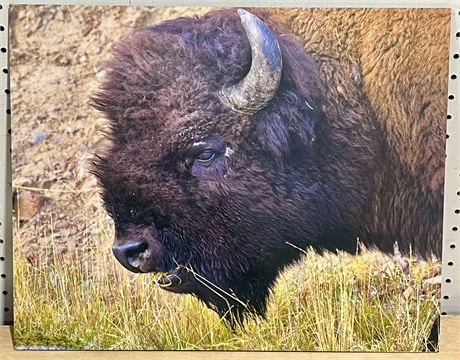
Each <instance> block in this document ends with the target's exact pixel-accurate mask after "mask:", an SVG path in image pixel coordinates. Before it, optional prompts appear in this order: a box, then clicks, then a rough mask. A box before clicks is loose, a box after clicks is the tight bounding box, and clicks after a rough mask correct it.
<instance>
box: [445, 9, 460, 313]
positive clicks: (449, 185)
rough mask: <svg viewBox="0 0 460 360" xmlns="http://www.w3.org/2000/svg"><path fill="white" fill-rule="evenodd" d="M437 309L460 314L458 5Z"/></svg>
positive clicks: (453, 27)
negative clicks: (438, 303) (439, 295)
mask: <svg viewBox="0 0 460 360" xmlns="http://www.w3.org/2000/svg"><path fill="white" fill-rule="evenodd" d="M451 24H452V25H451V35H450V39H451V40H450V63H449V95H448V96H449V99H448V110H447V114H448V116H447V139H446V154H447V158H446V178H445V187H444V226H443V240H444V242H443V252H442V287H441V291H442V299H441V313H443V314H452V315H453V314H460V248H459V247H460V241H459V239H460V102H459V96H460V80H459V78H458V77H459V76H460V6H457V8H456V9H453V10H452V15H451Z"/></svg>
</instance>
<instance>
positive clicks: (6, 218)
mask: <svg viewBox="0 0 460 360" xmlns="http://www.w3.org/2000/svg"><path fill="white" fill-rule="evenodd" d="M9 4H66V5H77V4H78V5H104V4H105V5H109V4H110V5H150V6H154V5H188V6H193V5H195V6H242V7H244V6H286V7H287V6H288V7H296V6H297V7H301V6H308V7H374V8H376V7H387V8H389V7H391V8H394V7H400V8H404V7H424V8H427V7H444V8H451V9H453V10H452V30H451V51H450V67H449V69H450V70H449V77H450V80H449V96H450V97H452V98H451V99H449V100H448V99H446V101H448V104H449V105H448V109H449V110H448V114H449V119H448V120H447V134H448V135H449V137H448V139H447V150H446V151H447V159H446V176H445V198H444V230H443V241H444V243H443V268H442V279H443V284H442V297H443V298H442V303H441V311H442V313H443V314H459V313H460V286H459V283H460V271H459V270H460V249H459V246H460V244H459V239H460V103H459V96H460V79H458V77H459V76H460V3H459V0H451V1H448V0H426V1H423V0H418V1H417V0H399V1H398V0H393V1H387V0H374V1H372V2H370V1H359V0H311V1H305V0H234V1H231V0H220V1H219V0H174V1H171V0H169V1H168V0H150V1H148V0H48V1H45V0H9V1H8V0H7V1H4V0H0V5H1V9H0V71H1V73H0V204H1V206H0V276H1V277H0V325H2V324H11V323H12V321H13V260H12V253H13V251H12V232H11V230H12V229H11V220H12V219H11V211H12V209H11V206H12V201H11V200H12V195H11V153H10V149H11V133H10V115H9V114H8V113H7V112H9V111H10V110H9V109H10V100H9V93H8V91H9V74H8V73H6V72H4V70H3V69H6V71H8V69H9V67H8V55H9V48H8V7H9ZM13 131H14V129H13Z"/></svg>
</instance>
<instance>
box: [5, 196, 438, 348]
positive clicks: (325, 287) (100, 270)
mask: <svg viewBox="0 0 460 360" xmlns="http://www.w3.org/2000/svg"><path fill="white" fill-rule="evenodd" d="M79 196H82V197H84V196H87V195H85V194H84V195H81V194H79ZM100 214H103V212H102V210H101V212H100ZM48 220H49V222H50V224H48V225H49V226H48V227H47V228H48V229H51V230H49V232H48V233H45V234H44V236H45V238H46V241H47V243H48V244H50V250H49V251H51V253H50V254H46V253H45V255H43V256H44V257H45V256H48V255H51V261H48V260H47V261H45V259H44V258H43V259H40V258H39V259H38V260H37V261H36V263H35V265H34V266H32V265H31V264H30V263H29V262H28V261H27V260H26V259H25V258H24V257H23V256H21V255H22V254H21V250H20V249H19V246H16V249H15V252H16V257H15V264H14V281H15V283H14V289H15V294H14V295H15V326H14V335H15V345H16V346H19V347H32V348H33V347H52V348H56V347H58V348H72V349H184V350H185V349H187V350H202V349H211V350H311V351H419V350H423V349H424V347H425V346H426V345H425V343H424V341H423V340H424V339H426V337H427V336H428V334H429V331H430V327H431V321H432V318H433V316H434V315H435V314H436V313H437V312H438V300H437V299H436V298H435V296H434V295H433V294H429V293H427V294H426V293H425V292H426V289H425V287H424V285H423V280H424V278H426V277H427V274H428V273H430V272H432V271H433V269H435V268H436V267H437V266H438V264H437V263H436V262H419V261H412V260H411V259H409V266H408V269H407V271H403V270H402V268H401V266H400V265H399V262H398V261H397V260H394V259H392V258H389V257H384V256H382V255H381V254H380V253H378V252H376V251H368V250H365V251H363V254H361V255H359V256H351V255H348V254H344V253H339V254H338V255H333V254H329V253H326V254H324V255H323V256H320V255H317V254H315V253H313V252H308V253H307V254H306V256H305V257H304V258H303V259H302V261H300V262H299V263H297V264H294V265H293V266H291V267H290V268H288V269H287V270H286V271H285V272H283V273H282V274H281V276H280V277H279V279H278V281H277V284H276V287H275V289H274V291H273V294H272V297H271V299H270V303H269V309H268V313H267V317H266V319H255V320H249V321H247V323H246V326H245V328H244V329H238V330H237V332H236V333H232V332H231V331H230V330H229V329H228V328H227V327H225V326H224V325H223V323H222V322H221V320H220V319H219V318H218V316H217V315H216V314H215V313H214V312H212V311H210V310H208V309H207V308H206V307H205V306H204V305H203V304H201V303H200V302H199V301H198V300H197V299H195V298H193V297H192V296H189V295H177V294H171V293H168V292H166V291H164V290H161V289H160V288H159V287H158V286H157V285H156V283H155V277H156V276H155V275H153V274H147V275H145V274H133V273H130V272H128V271H126V270H124V269H123V268H122V267H121V266H120V265H119V264H118V263H117V262H116V260H115V259H114V257H113V256H112V255H111V251H110V243H111V241H112V228H111V226H110V223H109V222H108V221H107V218H106V217H105V215H104V216H103V215H101V216H99V217H96V218H95V219H94V220H95V223H96V226H97V230H98V231H97V234H96V235H95V236H96V239H93V240H94V243H95V244H96V245H95V246H94V247H92V248H88V247H87V248H84V249H82V250H81V251H80V252H77V253H75V254H74V255H72V256H71V257H69V256H67V257H64V256H62V255H58V254H59V252H58V251H54V250H55V249H54V250H53V246H54V245H53V244H54V243H55V239H54V237H53V231H52V229H53V228H52V219H51V218H50V219H48ZM20 233H21V232H20V231H19V230H17V231H16V234H15V244H16V245H17V244H19V243H20V242H21V239H20ZM88 236H89V235H88ZM92 236H93V237H94V235H92ZM48 258H49V256H48Z"/></svg>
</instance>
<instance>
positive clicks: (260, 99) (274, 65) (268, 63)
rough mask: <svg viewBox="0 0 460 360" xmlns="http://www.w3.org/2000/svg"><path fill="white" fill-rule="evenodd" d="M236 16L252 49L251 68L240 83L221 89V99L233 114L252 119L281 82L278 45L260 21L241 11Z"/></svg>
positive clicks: (280, 62)
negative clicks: (248, 116) (243, 115)
mask: <svg viewBox="0 0 460 360" xmlns="http://www.w3.org/2000/svg"><path fill="white" fill-rule="evenodd" d="M238 15H239V17H240V19H241V23H242V24H243V27H244V30H245V32H246V35H247V37H248V39H249V44H250V46H251V54H252V63H251V68H250V70H249V72H248V73H247V75H246V76H245V77H244V79H243V80H241V81H240V82H239V83H237V84H235V85H232V86H229V87H226V88H224V89H222V90H221V92H220V97H221V100H222V102H223V103H224V104H225V105H226V106H228V107H230V108H231V109H232V110H233V111H235V112H238V113H241V114H246V115H251V114H254V113H256V112H257V111H259V110H261V109H263V108H264V107H265V106H266V105H267V103H268V102H269V101H270V100H271V99H272V98H273V96H274V95H275V93H276V90H277V89H278V85H279V83H280V80H281V71H282V68H283V65H282V56H281V49H280V46H279V44H278V41H277V40H276V39H275V37H274V36H273V34H272V32H271V31H270V30H269V29H268V27H267V25H266V24H265V23H264V22H263V21H262V20H260V19H259V18H258V17H257V16H255V15H253V14H251V13H250V12H248V11H246V10H243V9H238Z"/></svg>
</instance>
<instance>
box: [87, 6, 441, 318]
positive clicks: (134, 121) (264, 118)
mask: <svg viewBox="0 0 460 360" xmlns="http://www.w3.org/2000/svg"><path fill="white" fill-rule="evenodd" d="M304 11H305V10H302V11H300V10H282V11H272V10H270V11H269V12H265V13H262V12H259V15H260V16H261V17H262V18H264V20H265V21H266V23H267V24H269V26H270V27H271V28H272V29H274V33H275V36H276V37H277V39H278V41H279V43H280V47H281V51H282V54H283V75H282V79H281V84H280V87H279V89H278V91H277V93H276V95H275V96H274V98H273V99H272V100H271V101H270V103H269V104H268V106H267V107H266V108H264V109H263V110H261V111H259V112H258V113H256V114H254V115H252V116H249V115H240V114H236V113H234V112H232V111H231V110H230V109H228V108H226V107H225V106H224V105H223V104H222V103H221V102H220V100H219V97H218V92H219V90H220V89H222V88H223V87H226V86H229V85H231V84H234V83H236V82H238V81H240V80H241V79H242V78H243V77H244V76H245V74H246V73H247V72H248V70H249V67H250V64H251V52H250V48H249V44H248V41H247V38H246V36H245V33H244V31H243V28H242V26H241V23H240V21H239V18H238V17H237V16H236V14H235V12H234V11H233V10H229V11H219V12H215V13H210V14H208V15H206V16H203V17H201V18H196V19H186V18H184V19H176V20H172V21H167V22H164V23H162V24H160V25H157V26H153V27H149V28H146V29H141V30H139V31H137V32H135V33H134V34H132V35H130V36H129V37H127V38H126V39H124V40H123V41H122V42H120V44H119V45H118V46H117V48H116V49H115V52H114V53H115V55H114V59H113V60H112V61H111V62H110V63H109V64H108V76H107V80H106V81H105V83H104V84H103V86H102V88H101V91H100V92H99V94H97V95H96V96H95V97H94V103H95V106H96V107H97V108H98V109H100V110H101V111H103V112H104V113H105V115H106V116H107V118H108V119H109V120H110V122H111V125H112V132H111V134H110V136H111V137H112V140H113V146H112V148H111V149H110V150H109V151H108V153H107V154H103V155H101V156H100V159H99V160H98V161H97V163H96V166H95V172H96V174H97V175H98V177H99V180H100V184H101V185H102V187H103V189H104V191H103V198H104V202H105V204H106V207H107V210H108V212H109V213H110V214H111V216H112V217H113V219H114V221H115V226H116V239H115V242H114V252H115V255H116V256H117V258H118V259H119V260H120V262H121V263H122V264H123V265H124V266H126V267H127V268H128V269H130V270H132V271H141V272H148V271H163V272H167V273H170V274H173V275H174V278H176V279H177V278H180V282H178V283H176V282H174V281H175V280H174V278H173V277H169V279H173V280H172V281H173V283H172V285H171V286H170V287H169V288H168V289H169V290H171V291H176V292H186V293H193V294H195V295H196V296H197V297H199V298H200V299H201V300H203V301H204V302H205V303H206V304H207V305H208V306H210V307H211V308H214V309H215V310H216V311H218V312H219V313H220V314H221V315H225V316H226V317H227V318H229V319H230V320H237V321H240V320H241V319H242V316H243V314H244V313H248V312H249V313H259V314H262V313H263V312H264V310H265V304H266V299H267V296H268V293H269V288H270V286H271V285H272V284H273V282H274V280H275V279H276V276H277V274H278V273H279V271H281V270H282V269H283V268H284V267H285V266H286V265H288V264H290V263H292V262H293V261H294V260H295V259H297V258H298V257H299V255H300V252H299V251H298V250H297V249H296V247H300V248H306V247H308V246H312V247H313V248H315V249H317V250H318V251H321V250H322V249H329V250H332V251H335V250H337V249H344V250H347V251H355V249H356V239H357V238H359V239H360V240H361V241H363V242H364V243H366V244H368V245H373V246H377V247H378V248H380V249H382V250H385V251H390V250H391V249H392V246H393V242H394V241H398V242H399V245H400V248H401V250H402V251H408V250H409V248H410V247H412V248H413V249H414V250H415V251H417V252H419V253H421V254H424V255H428V254H429V253H430V252H431V251H434V252H435V253H436V254H437V255H440V245H441V218H442V216H441V213H442V190H441V189H442V186H441V185H442V176H440V175H439V172H440V171H441V170H440V169H442V168H443V155H442V154H443V149H442V147H443V144H444V135H443V129H444V121H443V120H444V119H445V115H446V114H445V112H446V98H445V94H446V88H447V86H446V80H445V79H447V73H446V72H445V65H444V64H445V63H447V50H446V46H445V45H444V44H442V45H438V44H437V43H436V44H434V43H433V41H434V40H433V39H445V40H446V41H447V36H445V37H443V35H445V34H444V32H443V29H444V26H446V24H447V20H446V18H447V16H446V14H445V13H444V12H443V11H438V12H435V13H434V14H435V15H439V16H440V19H439V24H440V25H439V24H436V26H435V25H434V24H433V29H435V30H432V31H433V33H435V35H433V38H430V39H427V41H426V43H425V42H423V41H421V39H416V40H417V45H416V46H413V45H412V43H411V42H410V41H409V40H411V39H413V36H415V35H413V34H417V31H419V32H420V31H421V30H419V29H420V28H421V25H420V24H419V23H418V20H420V19H419V18H417V17H416V16H415V15H413V14H414V13H413V12H410V11H408V12H404V11H401V12H400V13H399V12H398V11H399V10H398V11H396V12H391V11H390V13H388V14H386V13H378V12H373V11H364V10H363V11H356V12H352V11H350V10H348V12H346V11H345V10H343V11H342V12H341V11H340V10H335V11H336V12H334V11H333V12H330V13H328V12H327V11H326V12H325V13H321V14H322V15H321V17H319V18H316V17H315V16H317V15H319V14H320V13H315V10H311V11H305V13H304ZM253 12H255V11H253ZM273 12H275V13H277V14H278V15H280V14H281V16H282V17H283V18H284V20H288V24H289V25H290V28H291V29H292V30H293V31H294V32H296V33H297V34H298V35H301V36H302V38H304V39H308V41H304V42H303V43H302V42H300V41H299V40H298V39H296V38H295V37H294V36H292V35H288V34H287V33H286V29H287V27H286V24H284V25H280V22H279V18H278V17H277V18H272V13H273ZM302 14H305V15H302ZM350 14H351V15H350ZM385 14H386V15H385ZM389 14H392V15H389ZM415 14H416V13H415ZM420 14H422V13H420ZM380 15H381V18H379V16H380ZM383 15H385V16H383ZM345 16H346V18H347V19H348V21H349V24H348V25H347V26H345V25H343V26H339V23H336V24H335V26H336V27H338V28H339V29H340V33H338V34H336V33H335V32H334V33H333V34H334V35H333V38H334V39H336V40H328V36H329V37H330V36H331V34H330V33H328V29H335V27H333V26H332V24H334V21H337V19H341V20H340V21H341V23H340V24H344V23H343V22H344V21H345V20H344V18H345ZM390 16H392V17H390ZM373 18H374V20H375V22H376V24H381V22H382V21H385V19H391V21H392V22H393V23H394V27H391V26H389V25H388V26H387V28H385V29H393V30H392V31H390V32H384V33H383V34H382V33H378V35H377V34H376V33H374V37H375V39H374V38H373V37H372V36H371V35H368V34H369V33H372V31H371V30H370V29H371V28H367V27H366V24H367V25H369V24H371V20H372V19H373ZM409 20H410V21H412V20H417V21H416V24H415V25H414V24H412V23H411V22H410V21H409ZM424 20H426V21H424V23H423V26H425V27H426V25H427V22H428V18H427V19H424ZM420 21H422V20H420ZM320 22H321V23H323V25H322V26H321V27H319V23H320ZM361 22H362V23H361ZM315 24H317V25H315ZM352 24H354V26H353V25H352ZM372 25H373V26H374V25H375V24H374V23H372ZM412 28H414V30H412ZM319 29H322V30H319ZM398 29H399V30H398ZM404 29H406V30H404ZM436 29H437V30H439V31H437V30H436ZM337 31H338V30H337ZM380 31H382V30H381V28H380ZM365 32H366V33H365ZM406 32H407V33H406ZM400 33H401V34H402V35H401V36H399V34H400ZM345 34H348V35H347V36H345ZM341 39H343V40H341ZM372 39H374V40H377V41H374V40H372ZM392 39H393V40H392ZM378 40H380V41H378ZM337 42H338V43H337ZM421 42H422V43H423V44H424V45H420V44H421ZM400 43H401V46H399V45H400ZM337 44H339V46H337ZM385 44H387V45H385ZM349 45H350V46H351V45H353V46H352V47H349ZM304 46H305V49H306V50H305V49H304ZM334 46H335V47H334ZM419 46H422V47H423V48H424V49H425V51H426V53H425V54H424V55H425V58H420V59H415V60H414V62H413V63H410V62H409V61H407V60H405V59H406V58H407V56H410V55H415V54H417V52H418V51H419V49H418V48H417V47H419ZM343 49H349V50H347V51H345V52H344V50H343ZM428 50H429V51H428ZM348 51H350V52H351V51H353V54H351V53H348ZM427 56H428V57H429V58H427ZM431 61H432V62H433V63H432V62H431ZM409 63H410V64H415V65H416V64H420V66H421V68H418V69H419V70H413V69H412V67H410V66H409ZM421 64H423V66H422V65H421ZM428 67H431V68H432V73H431V74H430V75H429V76H428V75H426V73H425V69H426V68H428ZM412 71H415V73H413V74H412V75H411V74H410V73H411V72H412ZM423 75H425V76H423ZM441 124H442V125H441ZM429 125H431V126H433V128H431V127H428V126H429ZM423 140H425V141H423ZM197 144H198V145H197ZM207 149H211V150H212V154H213V157H212V160H211V161H209V162H203V161H200V160H199V159H200V157H201V156H202V155H203V151H204V150H207ZM439 151H441V154H440V153H439ZM292 245H294V246H292ZM177 266H179V268H178V270H175V268H176V267H177ZM184 267H186V268H187V269H189V270H190V269H193V272H192V271H188V270H184ZM235 298H237V299H235ZM229 308H231V311H230V312H228V309H229Z"/></svg>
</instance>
